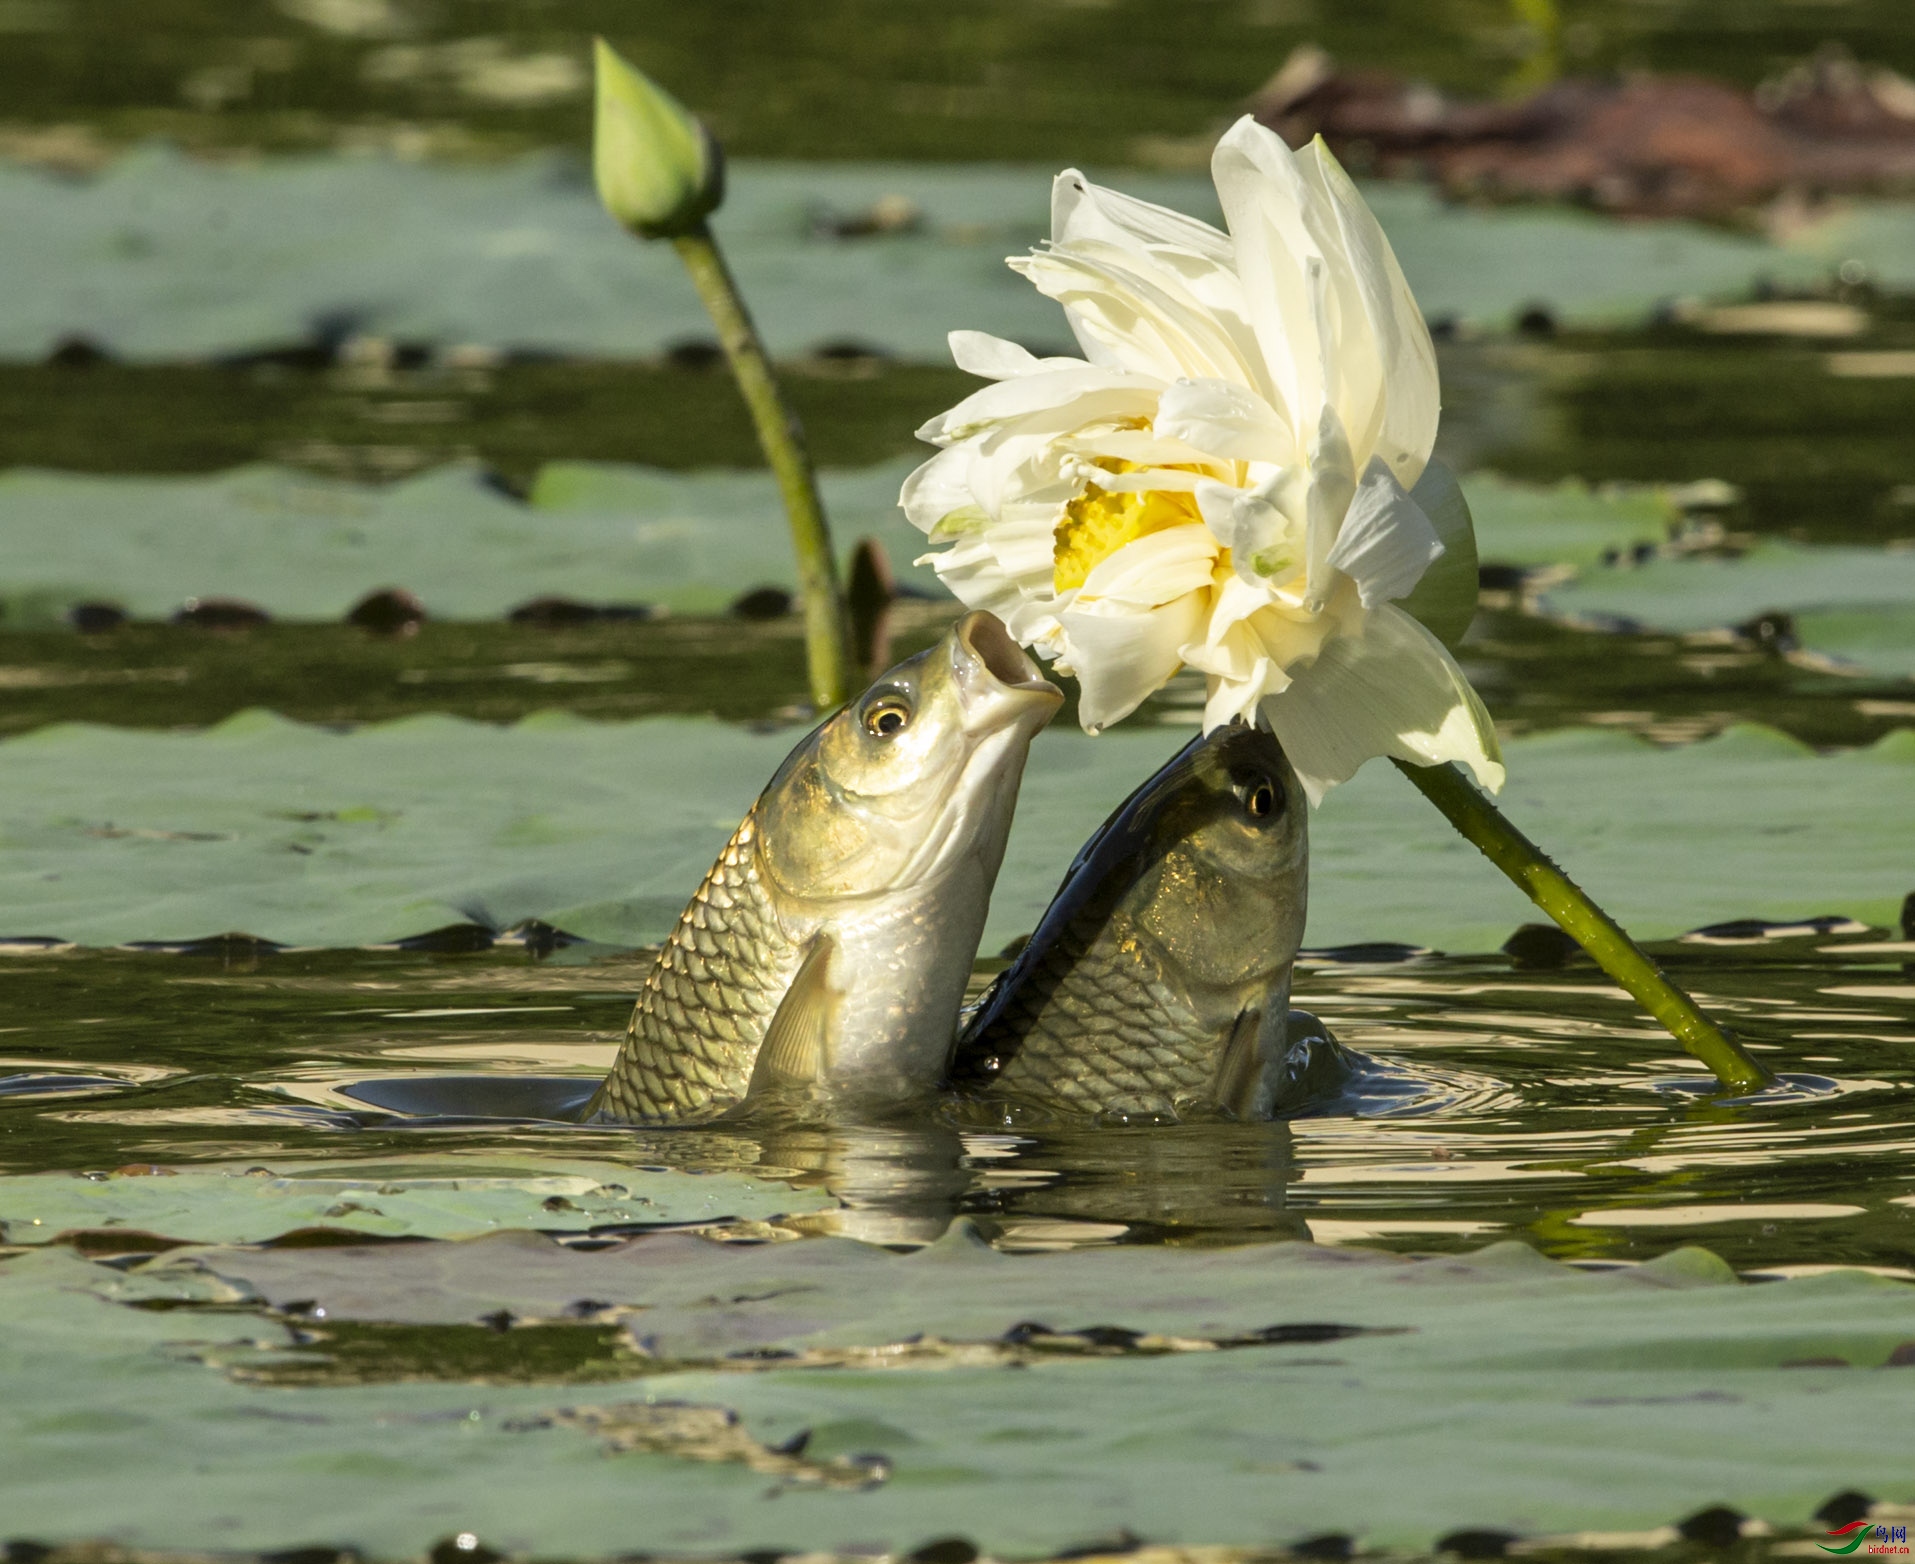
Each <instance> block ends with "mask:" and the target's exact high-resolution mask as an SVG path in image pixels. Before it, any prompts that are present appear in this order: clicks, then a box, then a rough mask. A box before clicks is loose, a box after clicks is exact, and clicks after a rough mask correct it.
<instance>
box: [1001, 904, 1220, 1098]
mask: <svg viewBox="0 0 1915 1564" xmlns="http://www.w3.org/2000/svg"><path fill="white" fill-rule="evenodd" d="M1127 921H1128V920H1125V919H1124V918H1123V917H1122V915H1121V913H1118V914H1113V912H1112V911H1111V909H1110V908H1109V907H1108V906H1096V907H1092V908H1088V909H1086V910H1085V911H1084V912H1083V913H1082V914H1080V915H1079V916H1078V917H1076V918H1074V919H1073V920H1072V921H1071V923H1070V925H1069V926H1068V928H1067V929H1066V930H1065V931H1064V934H1063V937H1062V938H1060V939H1059V940H1057V941H1056V942H1055V943H1054V944H1053V945H1052V946H1051V947H1050V948H1049V950H1048V951H1047V952H1046V954H1045V956H1044V959H1043V960H1042V961H1041V962H1039V963H1038V965H1037V966H1036V967H1035V968H1034V969H1033V970H1032V971H1031V972H1029V973H1028V974H1027V975H1026V977H1025V979H1024V981H1023V982H1022V984H1021V985H1020V986H1019V987H1018V989H1017V991H1016V993H1015V995H1014V996H1013V997H1012V999H1011V1002H1010V1004H1009V1005H1007V1006H1006V1008H1005V1010H1004V1011H1003V1012H1002V1013H1001V1014H1000V1016H999V1017H998V1018H997V1019H996V1020H995V1021H994V1022H993V1023H992V1024H990V1025H989V1026H987V1027H986V1028H985V1029H984V1030H983V1031H981V1032H979V1033H978V1034H977V1035H976V1036H975V1037H967V1038H966V1040H965V1046H964V1052H965V1056H966V1058H967V1059H979V1058H984V1057H992V1056H996V1057H1001V1058H1003V1059H1004V1063H1003V1066H1002V1068H1001V1069H999V1070H998V1071H997V1072H995V1074H994V1076H993V1079H992V1083H991V1084H992V1090H993V1091H1004V1092H1009V1093H1014V1094H1017V1095H1039V1094H1041V1095H1043V1096H1046V1097H1053V1098H1062V1099H1063V1100H1064V1101H1066V1102H1068V1103H1069V1104H1070V1105H1071V1106H1072V1107H1073V1108H1075V1109H1077V1110H1078V1111H1081V1112H1085V1113H1103V1112H1129V1113H1173V1112H1176V1111H1177V1108H1178V1104H1179V1101H1180V1100H1182V1101H1184V1102H1189V1101H1193V1100H1196V1099H1199V1098H1201V1097H1203V1096H1204V1095H1205V1093H1206V1092H1207V1091H1208V1089H1209V1087H1210V1084H1211V1081H1212V1079H1213V1077H1214V1075H1215V1072H1216V1047H1215V1042H1214V1031H1215V1028H1214V1027H1212V1026H1209V1025H1206V1024H1205V1023H1204V1022H1202V1021H1201V1020H1200V1019H1199V1017H1198V1016H1197V1015H1196V1014H1195V1012H1194V1011H1193V1010H1192V1009H1191V1007H1190V1005H1189V1004H1188V1003H1187V1002H1186V1001H1185V1000H1184V999H1183V997H1182V996H1181V995H1180V994H1179V993H1178V992H1177V991H1176V990H1175V989H1174V988H1173V987H1171V986H1170V985H1168V984H1166V983H1165V982H1164V981H1163V980H1162V978H1161V976H1160V974H1159V973H1158V972H1157V971H1156V970H1155V968H1156V961H1155V959H1154V955H1153V953H1152V950H1151V943H1150V941H1149V940H1148V939H1147V938H1142V937H1139V936H1138V935H1136V934H1135V933H1134V931H1131V930H1129V929H1128V928H1127V927H1126V924H1127ZM986 1003H987V1004H988V1003H989V1000H988V997H987V1000H986Z"/></svg>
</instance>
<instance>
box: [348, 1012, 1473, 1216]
mask: <svg viewBox="0 0 1915 1564" xmlns="http://www.w3.org/2000/svg"><path fill="white" fill-rule="evenodd" d="M1299 1015H1300V1016H1301V1013H1299ZM1303 1019H1305V1020H1313V1019H1314V1018H1309V1017H1303ZM595 1085H596V1083H595V1082H594V1081H593V1080H591V1079H590V1078H588V1077H579V1076H533V1075H490V1076H486V1075H456V1076H398V1077H385V1078H382V1079H374V1080H367V1081H360V1082H355V1083H353V1084H351V1085H347V1086H342V1087H340V1088H338V1091H339V1095H341V1096H343V1097H345V1098H347V1099H350V1100H352V1101H355V1102H358V1103H363V1104H365V1105H366V1106H368V1107H370V1108H373V1109H377V1110H381V1111H380V1112H379V1113H378V1114H377V1115H367V1116H366V1117H365V1119H364V1120H363V1121H362V1122H363V1123H364V1124H365V1125H366V1126H367V1127H372V1126H373V1125H375V1124H377V1125H380V1126H382V1127H389V1126H390V1123H391V1121H390V1120H388V1119H387V1118H386V1115H387V1114H394V1115H400V1116H402V1118H403V1119H404V1120H406V1121H409V1122H411V1123H413V1124H415V1125H418V1126H420V1127H422V1128H423V1127H431V1128H443V1127H446V1126H448V1125H452V1124H458V1123H467V1124H470V1123H477V1122H485V1121H490V1122H494V1123H498V1122H509V1121H518V1122H522V1123H546V1124H556V1123H563V1122H568V1121H569V1122H572V1123H578V1121H579V1120H580V1118H581V1116H582V1114H583V1111H584V1108H585V1105H586V1103H587V1101H588V1100H589V1099H590V1097H591V1095H592V1092H593V1090H594V1087H595ZM1444 1100H1447V1099H1446V1098H1445V1097H1444V1094H1443V1093H1442V1092H1441V1090H1440V1089H1438V1083H1437V1082H1436V1081H1435V1080H1434V1078H1430V1077H1425V1076H1423V1075H1419V1074H1414V1073H1412V1072H1409V1071H1403V1070H1397V1069H1393V1068H1389V1067H1380V1068H1372V1069H1368V1070H1363V1069H1360V1070H1358V1071H1357V1072H1356V1073H1355V1074H1354V1075H1353V1076H1351V1077H1349V1078H1346V1079H1345V1080H1344V1081H1343V1082H1342V1087H1341V1090H1339V1091H1338V1092H1336V1093H1335V1094H1333V1095H1330V1096H1326V1097H1325V1098H1323V1099H1322V1100H1321V1101H1319V1102H1317V1103H1316V1104H1314V1105H1313V1111H1315V1112H1321V1113H1336V1114H1365V1113H1367V1114H1390V1113H1393V1112H1396V1111H1403V1110H1408V1111H1412V1112H1414V1111H1415V1110H1416V1109H1417V1108H1418V1107H1419V1106H1424V1105H1429V1104H1433V1103H1437V1102H1440V1101H1444ZM581 1128H582V1129H586V1128H590V1127H589V1126H583V1125H581ZM630 1134H631V1140H630V1142H629V1144H628V1146H627V1147H625V1149H624V1150H623V1151H622V1152H621V1157H622V1159H623V1160H628V1161H631V1162H634V1163H652V1162H657V1163H659V1164H662V1165H666V1166H670V1167H674V1168H679V1169H684V1170H688V1171H701V1172H712V1171H723V1172H733V1173H744V1174H749V1175H751V1176H753V1177H757V1178H765V1179H773V1180H776V1181H779V1182H783V1183H788V1184H791V1185H792V1186H793V1187H794V1188H808V1189H820V1190H823V1191H824V1192H825V1193H827V1194H829V1195H830V1196H831V1197H832V1198H833V1199H835V1200H836V1201H837V1202H838V1208H837V1209H836V1210H831V1211H823V1212H813V1213H808V1214H805V1215H802V1216H793V1217H787V1218H785V1219H783V1220H782V1222H781V1224H780V1225H782V1226H784V1227H786V1228H788V1229H790V1230H792V1231H795V1232H803V1233H808V1234H820V1235H831V1236H837V1237H845V1238H856V1239H860V1240H862V1241H864V1242H866V1243H878V1244H890V1245H896V1246H915V1245H919V1244H927V1243H931V1242H934V1241H935V1240H936V1239H937V1238H938V1237H939V1236H940V1235H941V1234H943V1233H944V1232H945V1231H946V1229H948V1228H949V1226H950V1225H951V1222H952V1221H953V1220H954V1219H955V1218H957V1217H959V1216H967V1217H970V1218H972V1219H973V1220H974V1221H976V1222H977V1223H978V1224H979V1226H980V1228H981V1229H982V1231H984V1232H985V1233H986V1234H987V1235H988V1236H990V1237H992V1238H993V1239H994V1240H995V1241H997V1242H999V1243H1001V1244H1003V1245H1004V1246H1006V1247H1010V1248H1055V1247H1066V1246H1073V1247H1074V1246H1076V1245H1079V1244H1083V1243H1095V1242H1112V1241H1120V1240H1130V1241H1138V1240H1150V1241H1160V1242H1162V1241H1169V1242H1177V1241H1179V1240H1184V1241H1202V1242H1211V1243H1218V1242H1248V1241H1252V1240H1257V1239H1273V1238H1297V1239H1307V1238H1309V1236H1310V1231H1309V1228H1308V1227H1307V1226H1306V1225H1305V1223H1304V1221H1303V1219H1302V1217H1301V1216H1299V1215H1298V1214H1296V1213H1295V1212H1292V1211H1290V1210H1287V1209H1286V1207H1285V1199H1284V1192H1285V1188H1286V1186H1287V1185H1288V1184H1289V1183H1290V1182H1292V1181H1293V1180H1294V1179H1295V1178H1296V1177H1297V1173H1296V1169H1295V1159H1294V1156H1293V1137H1292V1132H1291V1130H1290V1127H1289V1125H1288V1124H1287V1123H1286V1122H1285V1121H1283V1120H1271V1121H1263V1122H1254V1123H1234V1122H1230V1121H1227V1120H1223V1119H1215V1120H1212V1121H1209V1122H1194V1123H1183V1124H1179V1123H1169V1124H1152V1125H1147V1126H1146V1125H1134V1126H1123V1125H1114V1124H1092V1123H1087V1122H1085V1121H1083V1120H1081V1119H1074V1118H1070V1117H1064V1118H1060V1119H1057V1120H1054V1121H1052V1122H1050V1123H1043V1124H1039V1123H1035V1122H1034V1123H1032V1124H1031V1125H1030V1126H1028V1127H1025V1128H1021V1129H1019V1130H1017V1131H1015V1132H1010V1131H1006V1130H1005V1129H1004V1128H1003V1127H1002V1126H1001V1125H998V1124H993V1125H991V1126H990V1127H985V1126H984V1125H983V1124H982V1123H981V1122H980V1121H979V1120H978V1118H977V1115H976V1114H975V1112H971V1111H968V1110H967V1109H965V1108H964V1107H963V1106H961V1105H959V1104H955V1103H948V1104H946V1105H944V1106H943V1107H942V1108H940V1109H939V1110H937V1111H936V1112H934V1113H932V1114H929V1115H919V1116H914V1117H911V1118H904V1117H898V1118H895V1119H892V1120H890V1121H886V1122H877V1123H864V1124H860V1123H855V1122H837V1123H817V1122H781V1121H780V1120H779V1118H778V1116H777V1115H776V1114H775V1113H766V1114H760V1115H757V1116H753V1117H745V1118H741V1119H737V1120H727V1121H725V1122H724V1123H722V1124H705V1125H684V1126H649V1127H634V1128H633V1129H632V1130H631V1132H630Z"/></svg>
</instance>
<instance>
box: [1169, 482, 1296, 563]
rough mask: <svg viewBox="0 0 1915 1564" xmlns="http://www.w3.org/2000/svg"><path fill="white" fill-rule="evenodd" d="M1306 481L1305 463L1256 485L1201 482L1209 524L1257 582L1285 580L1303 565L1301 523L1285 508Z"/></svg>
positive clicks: (1199, 504) (1199, 495)
mask: <svg viewBox="0 0 1915 1564" xmlns="http://www.w3.org/2000/svg"><path fill="white" fill-rule="evenodd" d="M1304 482H1305V478H1304V474H1303V471H1302V469H1301V468H1296V467H1292V468H1286V469H1283V470H1281V471H1279V472H1277V473H1276V474H1274V475H1273V476H1272V477H1270V478H1268V479H1266V480H1265V481H1264V482H1263V483H1262V484H1259V485H1258V486H1257V487H1255V488H1252V489H1239V488H1235V487H1232V486H1230V485H1228V484H1222V483H1200V484H1198V485H1197V491H1196V492H1197V509H1198V511H1199V512H1201V514H1202V515H1203V519H1204V525H1205V526H1207V527H1208V528H1209V529H1210V531H1211V534H1212V535H1213V536H1214V537H1215V538H1216V540H1217V541H1218V542H1219V543H1221V544H1222V545H1223V546H1224V547H1225V548H1227V549H1229V550H1230V564H1231V568H1232V569H1233V570H1235V571H1236V573H1237V575H1238V577H1240V578H1241V579H1242V580H1243V581H1244V582H1246V583H1247V584H1249V585H1252V586H1264V585H1269V586H1282V585H1283V584H1285V583H1286V582H1288V581H1290V580H1291V579H1292V578H1293V577H1295V576H1296V575H1297V574H1298V573H1299V572H1300V571H1301V570H1302V569H1303V565H1304V555H1303V537H1302V529H1301V528H1300V527H1299V526H1298V525H1297V523H1296V522H1295V521H1293V520H1292V519H1291V517H1290V515H1289V514H1287V513H1286V508H1285V501H1286V500H1291V501H1293V502H1294V500H1295V498H1296V496H1297V493H1298V491H1299V490H1300V489H1301V487H1302V485H1303V483H1304Z"/></svg>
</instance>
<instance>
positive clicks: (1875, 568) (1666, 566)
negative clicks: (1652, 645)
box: [1546, 542, 1915, 675]
mask: <svg viewBox="0 0 1915 1564" xmlns="http://www.w3.org/2000/svg"><path fill="white" fill-rule="evenodd" d="M1546 604H1547V606H1548V608H1549V609H1550V610H1552V611H1553V612H1556V613H1559V614H1564V615H1569V616H1572V617H1575V618H1580V619H1609V620H1625V621H1628V622H1630V623H1632V624H1639V625H1643V626H1645V627H1648V628H1651V629H1659V630H1704V629H1709V628H1712V627H1716V626H1727V625H1739V624H1744V623H1747V622H1748V621H1750V620H1752V619H1754V618H1756V617H1757V616H1758V615H1761V614H1765V613H1786V614H1789V615H1791V616H1795V630H1796V634H1797V635H1798V636H1799V637H1800V639H1801V641H1802V644H1803V645H1804V646H1806V647H1808V648H1809V649H1810V650H1812V651H1818V652H1825V653H1830V654H1833V655H1835V656H1838V657H1842V658H1844V659H1845V660H1847V661H1850V662H1853V663H1855V664H1856V665H1857V666H1858V667H1862V668H1866V669H1868V670H1869V671H1871V672H1874V673H1882V674H1890V675H1894V674H1915V551H1910V550H1899V549H1886V550H1884V549H1860V548H1816V547H1810V546H1806V545H1802V544H1796V543H1783V542H1765V543H1761V544H1758V545H1757V546H1756V547H1754V548H1752V549H1750V550H1749V551H1748V552H1747V553H1746V554H1742V555H1739V556H1736V557H1734V558H1686V559H1685V558H1678V559H1657V560H1652V561H1649V562H1648V563H1646V564H1643V565H1640V566H1638V567H1635V568H1632V569H1622V568H1611V569H1607V570H1594V571H1587V572H1585V573H1584V574H1583V575H1581V576H1580V577H1578V578H1577V579H1576V580H1575V581H1573V582H1569V583H1567V584H1565V585H1564V586H1561V587H1558V588H1556V589H1554V590H1553V591H1551V592H1550V593H1549V595H1548V597H1547V599H1546Z"/></svg>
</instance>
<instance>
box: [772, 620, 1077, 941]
mask: <svg viewBox="0 0 1915 1564" xmlns="http://www.w3.org/2000/svg"><path fill="white" fill-rule="evenodd" d="M1063 700H1064V697H1063V694H1062V692H1061V691H1059V690H1058V688H1057V687H1056V686H1055V685H1053V684H1051V683H1049V682H1048V681H1047V680H1046V679H1045V678H1044V676H1043V675H1042V673H1040V672H1039V671H1038V667H1037V664H1036V663H1034V662H1033V661H1032V660H1031V659H1030V658H1029V657H1028V656H1026V655H1025V653H1024V651H1023V650H1022V648H1020V647H1019V646H1018V644H1017V643H1016V642H1015V641H1014V640H1012V639H1011V636H1010V633H1009V632H1008V631H1007V630H1006V629H1005V628H1004V625H1003V623H1002V622H1001V621H1000V620H999V619H998V618H997V617H996V616H995V615H993V614H989V613H984V612H981V611H980V612H975V613H969V614H966V615H965V616H964V617H963V618H962V619H960V620H959V621H958V622H957V623H956V624H955V625H953V626H952V627H951V629H950V630H949V631H947V632H946V633H945V635H944V636H943V637H942V638H941V639H940V640H939V641H938V643H937V644H936V645H935V646H932V647H931V648H930V649H929V650H927V651H923V652H920V653H919V654H918V655H917V656H915V657H912V658H909V659H907V660H906V661H904V662H902V663H899V664H898V665H897V667H895V668H893V669H891V670H890V671H889V672H887V673H885V674H884V675H883V676H882V677H880V678H879V679H878V680H877V681H876V682H875V683H873V684H872V686H871V687H870V688H869V689H868V690H866V691H865V692H864V694H862V695H861V696H859V697H858V698H857V699H856V700H855V701H852V702H851V703H850V704H849V705H847V706H845V707H844V708H842V709H841V710H840V711H838V712H837V713H836V714H835V715H834V716H833V717H831V719H830V720H829V721H827V722H825V723H824V724H823V725H822V726H820V727H819V728H818V729H817V730H816V731H815V732H814V733H813V734H812V735H811V737H810V739H808V740H807V741H806V742H805V743H803V744H801V745H800V746H799V747H798V748H797V749H796V750H794V751H793V752H792V754H791V756H790V758H789V759H788V760H787V761H786V762H785V764H784V766H783V767H781V768H780V770H779V773H778V775H777V776H776V777H774V778H773V779H772V782H771V785H770V787H768V788H767V789H766V791H765V794H764V796H763V797H762V798H761V799H760V800H759V803H758V816H759V827H760V829H759V838H760V841H761V843H762V854H763V861H764V863H765V866H766V868H767V870H768V872H769V874H770V876H771V878H772V880H773V881H774V883H775V884H776V886H777V888H778V890H779V891H781V892H782V893H784V894H785V895H786V896H788V897H792V898H797V899H801V900H804V901H808V902H833V901H842V900H845V899H847V898H865V897H881V896H884V895H886V894H887V893H890V892H898V891H906V890H910V889H913V888H916V887H921V886H925V885H928V884H931V883H933V882H936V881H937V880H939V879H940V878H941V877H942V876H943V875H944V873H945V872H946V871H947V870H949V869H950V868H951V867H953V866H954V865H955V864H957V863H958V862H960V861H965V860H971V859H976V858H980V857H981V858H982V859H983V860H984V864H985V869H986V876H985V878H986V885H985V890H986V893H987V894H988V890H989V882H990V881H992V880H995V878H996V874H997V869H998V865H999V863H1000V862H1001V860H1002V857H1003V850H1004V836H1005V834H1006V833H1007V832H1008V830H1009V825H1010V813H1011V809H1012V807H1013V806H1014V805H1015V802H1016V797H1017V787H1018V782H1019V780H1020V778H1021V777H1022V774H1023V766H1024V759H1025V755H1026V754H1027V752H1028V750H1029V747H1030V741H1031V739H1032V738H1033V737H1034V736H1035V735H1036V733H1037V732H1038V730H1039V729H1041V728H1042V727H1043V726H1044V725H1045V724H1046V723H1047V722H1049V721H1050V720H1051V718H1052V717H1053V716H1055V715H1056V714H1057V710H1058V708H1059V707H1060V706H1061V705H1062V704H1063ZM971 954H972V952H970V951H966V952H964V959H965V961H966V963H967V965H968V962H969V960H970V956H971Z"/></svg>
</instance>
